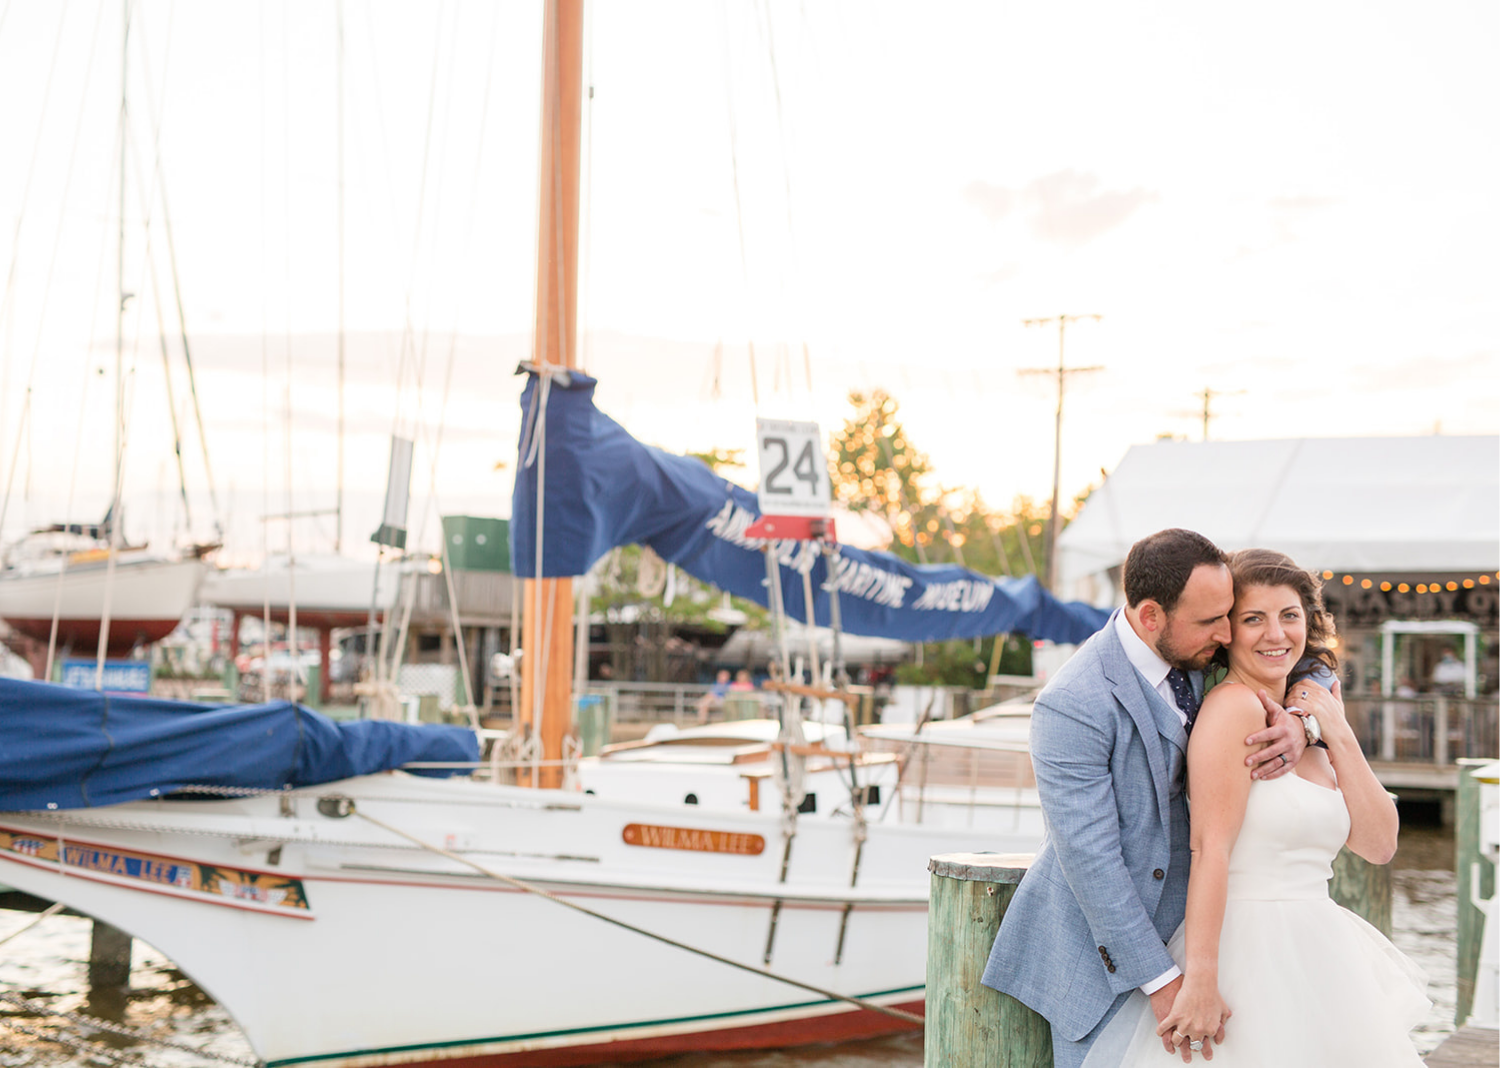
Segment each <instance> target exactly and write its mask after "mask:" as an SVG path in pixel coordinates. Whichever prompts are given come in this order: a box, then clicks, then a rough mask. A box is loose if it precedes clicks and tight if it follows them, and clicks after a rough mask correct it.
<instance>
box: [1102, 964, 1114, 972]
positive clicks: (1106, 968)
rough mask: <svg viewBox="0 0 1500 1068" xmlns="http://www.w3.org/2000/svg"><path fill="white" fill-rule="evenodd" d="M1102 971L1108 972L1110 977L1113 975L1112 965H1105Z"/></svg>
mask: <svg viewBox="0 0 1500 1068" xmlns="http://www.w3.org/2000/svg"><path fill="white" fill-rule="evenodd" d="M1104 970H1105V971H1107V972H1109V974H1110V975H1114V974H1115V966H1114V965H1113V964H1106V965H1105V966H1104Z"/></svg>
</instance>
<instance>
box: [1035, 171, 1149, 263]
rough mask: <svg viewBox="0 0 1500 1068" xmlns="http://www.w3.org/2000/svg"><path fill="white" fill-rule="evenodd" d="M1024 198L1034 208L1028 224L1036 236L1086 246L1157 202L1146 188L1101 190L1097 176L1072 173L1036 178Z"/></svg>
mask: <svg viewBox="0 0 1500 1068" xmlns="http://www.w3.org/2000/svg"><path fill="white" fill-rule="evenodd" d="M1024 196H1025V198H1026V200H1027V201H1028V202H1029V203H1030V204H1032V205H1033V208H1034V210H1033V213H1032V218H1031V223H1032V228H1033V229H1034V230H1035V231H1036V233H1037V236H1039V237H1041V238H1042V239H1043V240H1046V241H1055V242H1057V243H1058V244H1062V245H1082V244H1086V243H1087V242H1089V241H1092V240H1093V239H1094V238H1096V237H1099V236H1100V235H1101V234H1104V233H1107V232H1108V231H1110V230H1113V229H1114V228H1115V227H1116V226H1119V225H1120V224H1121V223H1123V222H1124V221H1125V220H1126V219H1128V218H1130V216H1131V215H1133V214H1134V213H1135V211H1136V209H1138V208H1140V207H1141V206H1142V205H1144V204H1149V203H1152V202H1153V201H1155V200H1157V199H1158V197H1157V194H1156V193H1155V192H1153V191H1151V190H1148V189H1129V190H1118V191H1117V190H1102V191H1101V190H1100V189H1099V179H1098V177H1097V176H1095V175H1092V174H1083V173H1081V172H1079V171H1074V170H1066V171H1058V172H1056V173H1055V174H1049V175H1047V176H1046V177H1044V178H1038V179H1037V180H1036V181H1034V182H1032V183H1031V184H1030V185H1028V186H1027V187H1026V189H1025V190H1024Z"/></svg>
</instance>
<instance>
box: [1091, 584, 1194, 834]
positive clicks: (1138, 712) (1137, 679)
mask: <svg viewBox="0 0 1500 1068" xmlns="http://www.w3.org/2000/svg"><path fill="white" fill-rule="evenodd" d="M1120 611H1123V609H1117V610H1116V613H1115V614H1116V615H1118V614H1119V612H1120ZM1106 629H1107V634H1106V635H1105V642H1104V644H1103V647H1102V648H1101V649H1100V657H1099V660H1100V665H1101V666H1102V667H1103V669H1104V676H1105V678H1107V679H1108V680H1109V683H1110V686H1111V688H1112V692H1113V694H1114V697H1115V700H1117V701H1119V702H1120V705H1121V707H1122V708H1124V709H1125V711H1126V712H1127V713H1128V714H1129V715H1130V718H1131V719H1132V720H1133V721H1134V722H1135V727H1136V730H1137V731H1138V732H1139V734H1140V736H1141V742H1142V743H1143V744H1144V745H1145V747H1146V759H1147V760H1148V761H1149V762H1150V764H1151V781H1152V784H1153V785H1154V786H1155V787H1156V803H1157V811H1159V812H1160V813H1161V818H1162V824H1163V826H1165V824H1166V821H1167V813H1168V811H1169V808H1168V801H1169V788H1170V786H1171V770H1170V768H1169V767H1168V766H1167V755H1166V752H1165V751H1164V750H1163V749H1162V743H1161V740H1160V739H1161V737H1162V736H1163V735H1164V734H1165V725H1164V723H1163V721H1162V720H1161V719H1159V718H1158V717H1157V715H1156V712H1155V711H1153V702H1151V701H1149V700H1148V699H1147V697H1146V683H1145V680H1144V679H1142V678H1141V675H1140V672H1138V671H1136V669H1135V666H1134V665H1133V664H1131V662H1130V660H1129V658H1128V657H1126V655H1125V650H1124V648H1123V647H1122V646H1121V645H1120V638H1119V635H1118V634H1116V633H1115V618H1114V616H1111V617H1110V621H1109V623H1107V624H1106ZM1155 696H1156V697H1157V698H1158V700H1157V701H1155V702H1154V704H1158V705H1162V706H1165V705H1166V702H1165V701H1163V700H1160V695H1159V694H1158V695H1155ZM1163 710H1164V711H1165V712H1167V713H1171V711H1172V710H1171V709H1170V708H1165V707H1164V708H1163ZM1175 718H1176V717H1175V715H1174V716H1173V719H1175ZM1177 731H1178V732H1179V733H1182V727H1181V724H1180V723H1179V724H1177ZM1174 744H1175V743H1174ZM1186 747H1187V735H1186V734H1185V733H1183V735H1182V745H1181V746H1180V748H1183V749H1186Z"/></svg>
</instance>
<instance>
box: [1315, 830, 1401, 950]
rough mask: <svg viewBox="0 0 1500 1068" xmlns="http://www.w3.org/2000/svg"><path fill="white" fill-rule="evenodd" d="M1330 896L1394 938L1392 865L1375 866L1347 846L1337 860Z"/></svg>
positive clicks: (1335, 861) (1329, 888)
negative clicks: (1392, 921) (1392, 933)
mask: <svg viewBox="0 0 1500 1068" xmlns="http://www.w3.org/2000/svg"><path fill="white" fill-rule="evenodd" d="M1328 896H1329V897H1331V898H1333V900H1334V901H1336V902H1337V903H1338V904H1340V905H1342V906H1344V908H1346V909H1348V910H1349V911H1350V912H1352V913H1354V914H1355V915H1356V916H1358V917H1360V918H1361V919H1363V920H1364V921H1365V922H1366V923H1368V924H1369V925H1370V926H1371V927H1374V928H1376V929H1377V930H1378V931H1379V932H1380V933H1381V934H1383V935H1385V936H1386V937H1387V938H1389V937H1391V866H1390V865H1389V864H1371V863H1370V862H1369V861H1368V860H1366V859H1365V858H1364V857H1361V856H1359V855H1358V854H1357V853H1351V852H1350V851H1349V848H1348V847H1347V846H1345V847H1344V848H1343V849H1340V850H1339V855H1338V856H1337V857H1335V858H1334V860H1333V879H1332V881H1331V882H1330V883H1329V884H1328Z"/></svg>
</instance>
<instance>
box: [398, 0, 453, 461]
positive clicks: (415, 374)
mask: <svg viewBox="0 0 1500 1068" xmlns="http://www.w3.org/2000/svg"><path fill="white" fill-rule="evenodd" d="M447 7H448V4H447V2H446V0H444V2H443V3H442V4H441V5H440V6H439V8H438V31H439V32H438V35H437V40H436V41H435V42H434V44H433V49H432V77H431V78H430V80H429V82H428V86H427V122H426V130H425V132H424V133H423V135H422V167H421V170H420V172H419V178H418V182H417V217H416V221H415V223H414V224H413V226H412V246H411V269H410V271H409V273H408V275H407V281H406V295H405V298H404V300H403V302H402V307H403V321H402V330H401V364H400V366H399V367H398V369H397V377H398V379H400V378H403V377H404V374H405V372H406V370H407V368H410V371H411V375H412V382H413V387H414V388H415V389H416V391H417V400H416V412H415V413H414V414H413V416H412V428H413V434H412V436H413V437H416V434H415V429H416V428H417V427H418V426H420V425H421V412H422V371H421V364H420V361H419V358H418V356H417V351H416V331H415V328H414V326H413V323H412V294H413V291H414V290H415V289H416V287H417V275H418V273H419V272H418V268H419V265H420V262H421V251H422V219H423V216H425V215H426V213H427V170H428V167H429V165H430V163H431V159H432V127H433V114H434V111H435V110H436V105H437V85H438V70H439V69H440V67H441V65H442V64H441V59H442V52H443V49H442V20H443V12H444V10H446V8H447ZM408 354H410V360H409V361H408V358H407V357H408ZM397 409H398V410H397V418H398V419H399V417H400V411H399V409H400V397H399V392H398V395H397Z"/></svg>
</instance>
